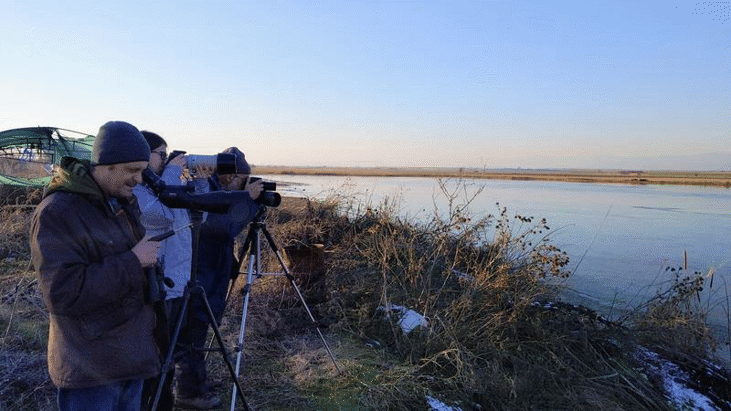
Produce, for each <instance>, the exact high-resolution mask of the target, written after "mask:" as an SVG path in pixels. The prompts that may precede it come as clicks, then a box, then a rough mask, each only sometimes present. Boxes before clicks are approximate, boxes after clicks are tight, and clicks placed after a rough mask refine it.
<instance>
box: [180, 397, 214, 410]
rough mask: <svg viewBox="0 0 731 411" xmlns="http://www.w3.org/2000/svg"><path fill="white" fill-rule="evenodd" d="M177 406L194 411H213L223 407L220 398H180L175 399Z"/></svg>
mask: <svg viewBox="0 0 731 411" xmlns="http://www.w3.org/2000/svg"><path fill="white" fill-rule="evenodd" d="M175 406H176V407H180V408H190V409H194V410H212V409H214V408H219V407H221V400H219V399H218V397H204V396H199V397H178V398H175Z"/></svg>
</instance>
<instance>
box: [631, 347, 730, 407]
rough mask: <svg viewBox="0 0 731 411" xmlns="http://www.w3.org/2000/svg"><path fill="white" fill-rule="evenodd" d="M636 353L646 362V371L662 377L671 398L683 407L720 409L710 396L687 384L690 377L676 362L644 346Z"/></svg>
mask: <svg viewBox="0 0 731 411" xmlns="http://www.w3.org/2000/svg"><path fill="white" fill-rule="evenodd" d="M636 355H637V357H638V358H639V359H640V361H641V362H642V363H643V364H645V366H646V372H648V373H652V374H656V375H658V376H660V377H661V378H662V381H663V385H664V387H665V391H667V394H668V396H669V397H670V400H671V401H673V402H674V403H675V404H676V405H677V406H678V407H680V408H681V409H683V406H692V407H693V409H694V410H699V411H717V410H718V409H719V408H718V407H716V406H715V405H713V401H711V399H710V398H708V397H706V396H705V395H703V394H701V393H699V392H698V391H696V390H694V389H692V388H690V387H688V386H687V383H688V380H689V379H690V377H689V376H688V374H686V373H685V372H684V371H683V370H681V369H680V367H678V366H677V365H676V364H674V363H672V362H671V361H668V360H665V359H663V358H661V357H660V356H659V355H658V354H657V353H655V352H653V351H650V350H648V349H647V348H643V347H640V348H638V350H637V352H636Z"/></svg>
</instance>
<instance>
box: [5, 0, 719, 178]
mask: <svg viewBox="0 0 731 411" xmlns="http://www.w3.org/2000/svg"><path fill="white" fill-rule="evenodd" d="M730 11H731V3H730V2H696V1H677V0H663V1H643V0H633V1H618V0H617V1H614V0H602V1H595V0H580V1H543V0H533V1H523V0H516V1H510V0H505V1H501V0H486V1H467V2H463V1H418V0H417V1H368V2H366V1H347V0H345V1H332V0H320V1H258V0H253V1H214V0H210V1H203V0H196V1H154V0H153V1H150V0H145V1H137V0H127V1H113V2H109V1H100V0H94V1H86V0H75V1H73V2H57V1H47V2H44V1H34V0H22V1H16V0H9V1H8V0H5V1H3V5H2V11H1V12H0V130H8V129H12V128H18V127H31V126H51V127H59V128H65V129H70V130H75V131H80V132H83V133H87V134H96V132H97V131H98V129H99V127H100V126H101V125H102V124H104V123H105V122H107V121H109V120H123V121H127V122H130V123H132V124H134V125H135V126H137V127H138V128H139V129H140V130H150V131H154V132H156V133H158V134H160V135H162V136H163V137H164V138H165V139H166V140H167V141H168V143H169V150H173V149H178V150H185V151H187V152H189V153H191V154H213V153H217V152H220V151H222V150H223V149H225V148H227V147H230V146H237V147H239V148H240V149H241V150H242V151H243V152H244V153H246V158H247V159H248V161H249V162H250V163H251V164H254V165H288V166H353V167H382V166H388V167H478V168H506V167H507V168H515V167H521V168H630V169H696V170H719V169H720V170H731V147H729V146H728V144H729V131H730V130H731V123H730V121H731V100H730V98H731V90H729V86H730V85H731V77H730V75H731V48H729V47H731V20H729V16H730V14H731V13H730Z"/></svg>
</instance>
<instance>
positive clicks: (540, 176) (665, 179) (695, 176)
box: [252, 166, 731, 188]
mask: <svg viewBox="0 0 731 411" xmlns="http://www.w3.org/2000/svg"><path fill="white" fill-rule="evenodd" d="M252 171H253V173H255V174H282V175H323V176H330V175H336V176H375V177H440V178H474V179H493V180H519V181H522V180H539V181H565V182H572V183H611V184H672V185H697V186H711V187H726V188H729V187H731V172H721V171H718V172H711V171H699V172H691V171H641V170H637V171H633V170H583V169H582V170H579V169H567V170H529V169H526V170H523V169H498V170H491V169H469V168H438V167H434V168H408V167H404V168H389V167H290V166H254V167H253V169H252Z"/></svg>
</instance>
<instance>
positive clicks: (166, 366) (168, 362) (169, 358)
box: [150, 286, 190, 411]
mask: <svg viewBox="0 0 731 411" xmlns="http://www.w3.org/2000/svg"><path fill="white" fill-rule="evenodd" d="M189 300H190V289H189V288H188V286H186V287H185V291H184V293H183V304H182V305H181V307H180V312H179V313H178V319H177V322H176V323H175V331H174V332H173V336H172V338H171V339H170V345H169V346H168V352H167V354H166V355H165V362H164V363H163V365H162V370H161V372H160V381H158V383H157V390H156V391H155V400H154V401H153V402H152V408H150V409H151V410H152V411H155V410H157V406H158V402H159V401H160V395H161V394H162V389H163V385H164V384H165V378H166V377H167V375H168V372H170V368H171V367H172V365H173V355H174V354H175V346H176V344H177V343H178V336H179V335H180V329H181V328H182V326H183V319H184V318H185V317H184V315H185V313H186V312H187V308H188V301H189Z"/></svg>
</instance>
